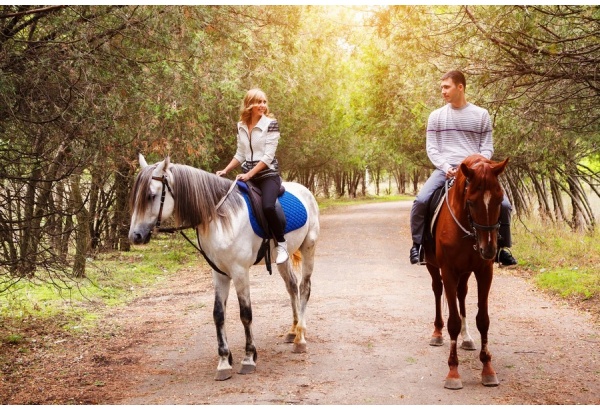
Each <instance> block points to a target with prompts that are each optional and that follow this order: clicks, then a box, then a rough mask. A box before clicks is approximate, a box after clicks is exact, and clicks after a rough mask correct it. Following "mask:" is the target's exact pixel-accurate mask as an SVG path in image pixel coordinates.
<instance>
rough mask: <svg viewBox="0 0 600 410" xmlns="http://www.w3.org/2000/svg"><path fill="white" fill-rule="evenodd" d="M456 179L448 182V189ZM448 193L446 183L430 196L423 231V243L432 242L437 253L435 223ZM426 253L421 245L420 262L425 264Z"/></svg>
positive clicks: (432, 247)
mask: <svg viewBox="0 0 600 410" xmlns="http://www.w3.org/2000/svg"><path fill="white" fill-rule="evenodd" d="M453 183H454V179H451V180H450V181H449V184H448V189H451V188H452V185H453ZM445 193H446V185H445V184H444V185H442V186H441V187H439V188H438V189H436V190H435V191H433V195H431V197H430V198H429V202H428V205H427V212H426V213H425V232H423V243H425V242H427V243H428V244H430V245H429V246H431V249H432V250H433V253H434V254H435V223H436V222H437V216H438V214H439V212H440V209H441V208H442V205H443V204H444V196H445ZM425 263H426V261H425V253H424V252H423V246H421V252H419V264H420V265H425Z"/></svg>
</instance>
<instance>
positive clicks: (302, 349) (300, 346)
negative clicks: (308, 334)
mask: <svg viewBox="0 0 600 410" xmlns="http://www.w3.org/2000/svg"><path fill="white" fill-rule="evenodd" d="M292 352H293V353H306V343H294V348H293V349H292Z"/></svg>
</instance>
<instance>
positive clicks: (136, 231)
mask: <svg viewBox="0 0 600 410" xmlns="http://www.w3.org/2000/svg"><path fill="white" fill-rule="evenodd" d="M139 162H140V166H141V168H142V169H141V170H140V173H139V174H138V176H137V178H136V180H135V183H134V185H133V190H132V192H131V197H130V202H129V203H130V209H131V224H130V227H129V240H130V241H131V242H132V243H135V244H140V243H144V244H145V243H148V242H149V241H150V236H151V234H152V231H153V230H154V228H155V227H158V226H160V223H161V221H163V220H165V219H166V218H168V217H169V216H171V214H172V213H173V209H174V198H173V192H172V191H171V188H170V186H171V184H172V183H173V174H172V173H171V171H170V170H169V167H170V166H171V162H170V159H169V157H167V158H165V159H164V160H163V161H161V162H158V163H156V164H154V165H148V164H147V163H146V159H145V158H144V156H143V155H142V154H140V155H139Z"/></svg>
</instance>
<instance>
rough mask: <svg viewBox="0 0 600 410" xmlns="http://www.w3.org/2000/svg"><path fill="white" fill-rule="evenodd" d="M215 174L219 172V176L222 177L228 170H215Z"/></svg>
mask: <svg viewBox="0 0 600 410" xmlns="http://www.w3.org/2000/svg"><path fill="white" fill-rule="evenodd" d="M215 174H217V176H218V177H222V176H223V175H225V174H227V171H225V170H224V169H222V170H220V171H217V172H215Z"/></svg>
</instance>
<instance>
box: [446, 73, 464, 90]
mask: <svg viewBox="0 0 600 410" xmlns="http://www.w3.org/2000/svg"><path fill="white" fill-rule="evenodd" d="M448 78H451V79H452V82H454V84H456V85H458V84H462V85H463V87H464V89H465V90H466V89H467V80H466V79H465V75H464V74H463V73H461V72H460V71H458V70H452V71H448V72H447V73H446V74H444V76H443V77H442V81H444V80H446V79H448Z"/></svg>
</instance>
